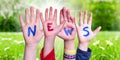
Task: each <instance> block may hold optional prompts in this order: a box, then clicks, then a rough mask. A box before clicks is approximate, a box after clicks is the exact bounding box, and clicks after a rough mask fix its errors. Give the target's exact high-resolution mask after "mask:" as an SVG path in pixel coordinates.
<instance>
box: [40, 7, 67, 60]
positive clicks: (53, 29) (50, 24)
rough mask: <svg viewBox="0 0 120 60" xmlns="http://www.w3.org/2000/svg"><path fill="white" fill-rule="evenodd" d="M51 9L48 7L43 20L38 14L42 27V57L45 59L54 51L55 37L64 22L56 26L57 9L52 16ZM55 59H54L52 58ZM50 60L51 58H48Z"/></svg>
mask: <svg viewBox="0 0 120 60" xmlns="http://www.w3.org/2000/svg"><path fill="white" fill-rule="evenodd" d="M52 12H53V8H52V7H50V9H49V14H48V9H46V11H45V19H44V18H43V15H42V13H40V18H41V20H42V25H43V29H44V34H45V38H44V40H45V41H44V49H43V57H44V58H46V56H48V55H49V53H50V52H51V51H52V50H53V49H54V40H55V37H56V35H57V34H58V33H59V32H60V31H61V29H62V28H63V26H64V24H65V21H64V22H63V23H61V24H60V25H57V23H56V20H57V9H55V11H54V15H53V13H52ZM53 58H55V57H53ZM49 59H51V58H49Z"/></svg>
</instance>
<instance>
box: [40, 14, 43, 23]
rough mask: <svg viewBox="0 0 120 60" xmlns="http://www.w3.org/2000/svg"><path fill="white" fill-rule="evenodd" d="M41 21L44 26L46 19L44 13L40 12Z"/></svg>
mask: <svg viewBox="0 0 120 60" xmlns="http://www.w3.org/2000/svg"><path fill="white" fill-rule="evenodd" d="M40 20H41V22H42V24H43V23H44V18H43V14H42V12H40Z"/></svg>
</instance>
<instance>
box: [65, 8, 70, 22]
mask: <svg viewBox="0 0 120 60" xmlns="http://www.w3.org/2000/svg"><path fill="white" fill-rule="evenodd" d="M66 13H67V20H68V21H69V22H71V19H70V16H71V15H70V11H69V10H67V12H66Z"/></svg>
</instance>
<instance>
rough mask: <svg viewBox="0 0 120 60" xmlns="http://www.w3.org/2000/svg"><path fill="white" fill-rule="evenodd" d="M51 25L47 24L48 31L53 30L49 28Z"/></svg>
mask: <svg viewBox="0 0 120 60" xmlns="http://www.w3.org/2000/svg"><path fill="white" fill-rule="evenodd" d="M51 25H52V23H48V24H47V28H48V31H53V29H52V28H51Z"/></svg>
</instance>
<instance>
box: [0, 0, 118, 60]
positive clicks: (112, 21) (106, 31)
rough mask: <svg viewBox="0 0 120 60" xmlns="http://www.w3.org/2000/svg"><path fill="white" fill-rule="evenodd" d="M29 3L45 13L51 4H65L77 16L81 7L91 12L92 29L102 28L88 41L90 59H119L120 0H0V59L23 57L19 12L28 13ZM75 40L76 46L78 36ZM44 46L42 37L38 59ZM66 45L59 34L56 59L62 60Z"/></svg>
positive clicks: (15, 59)
mask: <svg viewBox="0 0 120 60" xmlns="http://www.w3.org/2000/svg"><path fill="white" fill-rule="evenodd" d="M30 6H33V7H34V8H35V9H40V11H42V12H43V13H44V10H45V8H47V7H50V6H53V7H54V8H57V9H58V10H60V9H61V8H62V7H66V8H68V9H70V11H71V13H72V15H73V16H75V17H76V19H77V20H79V12H80V11H84V10H88V13H90V12H92V13H93V23H92V30H94V29H95V28H96V27H97V26H102V31H101V32H100V33H98V34H97V36H96V37H95V38H94V39H93V40H92V41H91V43H90V45H89V47H90V48H91V49H92V55H91V58H90V60H120V0H0V60H23V55H24V46H25V43H24V38H23V35H22V32H21V26H20V22H19V14H22V15H23V16H25V13H24V11H25V8H29V7H30ZM58 14H59V13H58ZM88 15H89V14H88ZM58 21H59V15H58ZM58 23H59V22H58ZM41 28H42V26H41ZM75 42H76V48H77V45H78V39H77V37H76V41H75ZM42 48H43V39H42V41H40V43H39V46H38V51H37V57H36V60H40V57H39V54H40V50H41V49H42ZM63 48H64V43H63V40H61V39H60V38H58V37H57V38H56V40H55V53H56V60H63Z"/></svg>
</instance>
